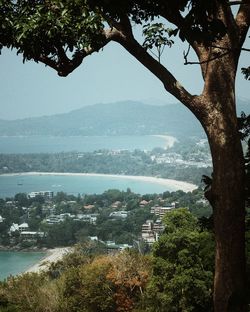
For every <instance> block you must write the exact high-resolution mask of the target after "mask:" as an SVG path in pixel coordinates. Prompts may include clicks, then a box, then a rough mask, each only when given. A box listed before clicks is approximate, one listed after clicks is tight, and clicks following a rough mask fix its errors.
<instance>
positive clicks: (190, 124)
mask: <svg viewBox="0 0 250 312" xmlns="http://www.w3.org/2000/svg"><path fill="white" fill-rule="evenodd" d="M240 106H241V107H242V109H241V110H244V111H246V103H245V102H242V101H241V104H240ZM249 107H250V105H249ZM241 110H240V111H241ZM165 133H166V134H169V135H173V136H177V137H178V136H183V135H184V136H193V135H201V134H203V133H204V132H203V130H202V128H201V126H200V124H199V122H198V121H197V120H196V118H195V117H194V116H193V115H192V113H191V112H190V111H188V110H187V109H186V108H185V107H184V106H183V105H181V104H171V105H165V106H155V105H147V104H143V103H141V102H133V101H124V102H117V103H110V104H96V105H91V106H85V107H83V108H81V109H78V110H73V111H71V112H69V113H66V114H58V115H52V116H43V117H33V118H25V119H18V120H10V121H7V120H0V136H17V135H54V136H74V135H88V136H91V135H146V134H165Z"/></svg>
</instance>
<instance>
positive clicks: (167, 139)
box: [152, 134, 178, 149]
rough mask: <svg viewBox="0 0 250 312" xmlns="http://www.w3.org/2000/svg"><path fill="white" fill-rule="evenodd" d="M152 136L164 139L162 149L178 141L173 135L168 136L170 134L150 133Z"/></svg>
mask: <svg viewBox="0 0 250 312" xmlns="http://www.w3.org/2000/svg"><path fill="white" fill-rule="evenodd" d="M152 136H153V137H156V138H160V139H163V140H164V141H165V144H166V145H165V146H164V149H168V148H171V147H173V146H174V144H175V143H176V142H178V140H177V139H176V138H175V137H173V136H170V135H164V134H152Z"/></svg>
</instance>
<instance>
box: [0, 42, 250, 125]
mask: <svg viewBox="0 0 250 312" xmlns="http://www.w3.org/2000/svg"><path fill="white" fill-rule="evenodd" d="M248 48H250V47H249V46H248ZM186 49H187V46H186V45H184V46H182V47H181V46H180V45H179V44H175V45H174V46H173V48H171V49H169V48H166V49H165V56H164V64H165V61H166V64H167V67H168V69H169V70H170V71H171V72H172V73H174V75H175V77H176V78H177V80H179V81H180V82H181V83H183V85H184V86H185V88H187V89H188V91H189V92H191V93H193V94H199V93H200V92H201V91H202V79H201V75H200V70H199V66H198V65H186V66H184V65H183V51H184V50H186ZM190 60H192V61H193V60H195V58H194V56H190ZM248 60H249V53H247V52H243V53H242V57H241V60H240V64H239V68H241V67H242V66H246V65H247V66H248V65H249V61H248ZM0 68H1V71H0V82H1V84H0V86H1V87H0V88H1V89H0V91H1V92H0V111H1V114H0V119H19V118H26V117H34V116H43V115H53V114H59V113H66V112H69V111H71V110H74V109H78V108H81V107H83V106H87V105H92V104H97V103H111V102H117V101H124V100H136V101H141V102H144V103H147V104H156V105H159V104H167V103H176V102H177V100H176V99H175V98H174V97H173V96H171V95H170V94H168V93H167V92H166V91H165V90H164V88H163V85H162V83H161V82H160V81H158V80H157V78H156V77H155V76H154V75H153V74H151V73H150V72H149V71H148V70H147V69H146V68H144V67H143V65H141V64H140V63H139V62H138V61H137V60H135V59H134V58H133V57H132V56H131V55H130V54H129V53H128V52H127V51H125V50H124V49H123V48H122V47H120V46H119V45H118V44H116V43H111V44H109V45H108V46H106V47H105V48H104V50H103V51H100V52H99V53H95V54H93V55H91V56H89V57H87V58H85V60H84V61H83V63H82V65H81V66H80V67H79V68H77V69H76V70H75V71H74V72H73V73H71V74H70V75H69V76H68V77H59V76H58V75H57V73H56V72H55V71H54V70H53V69H51V68H49V67H45V66H44V64H42V63H39V64H37V63H35V62H33V61H29V62H26V63H25V64H23V62H22V56H21V55H18V56H17V55H16V53H15V51H11V50H7V49H3V51H2V54H1V55H0ZM237 77H238V78H237V81H236V89H237V95H238V96H239V97H241V98H243V99H250V93H249V87H250V82H248V81H246V80H244V78H243V76H242V75H241V74H238V76H237Z"/></svg>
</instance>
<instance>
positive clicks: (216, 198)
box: [203, 64, 246, 312]
mask: <svg viewBox="0 0 250 312" xmlns="http://www.w3.org/2000/svg"><path fill="white" fill-rule="evenodd" d="M227 66H228V64H227ZM213 73H214V70H213ZM228 73H229V74H228V75H226V76H225V71H224V70H220V68H217V74H216V75H214V74H213V83H212V85H213V84H214V85H216V91H215V89H214V90H211V88H210V87H211V85H210V87H209V88H208V89H209V90H207V91H208V92H204V94H206V96H205V97H203V102H206V105H207V107H208V110H207V111H208V114H207V115H206V118H205V119H204V120H203V126H204V128H205V131H206V133H207V136H208V140H209V144H210V148H211V154H212V159H213V179H212V185H211V189H210V190H209V191H208V192H207V194H206V195H207V198H208V199H209V201H210V203H211V205H212V207H213V214H214V231H215V240H216V255H215V277H214V310H215V312H224V311H225V312H227V311H232V312H238V311H246V302H245V300H246V298H245V291H246V275H245V274H246V273H245V200H244V177H245V172H244V158H243V152H242V146H241V141H240V137H239V133H238V127H237V117H236V111H235V110H236V109H235V97H234V88H232V84H233V85H234V75H232V71H231V72H230V70H229V71H228ZM214 76H215V77H214ZM210 83H211V81H210ZM221 83H222V84H223V86H221ZM225 85H227V88H225ZM220 87H223V90H228V92H227V93H226V92H225V91H224V92H223V91H222V88H220ZM213 91H214V92H213ZM203 104H204V103H203Z"/></svg>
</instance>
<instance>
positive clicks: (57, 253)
mask: <svg viewBox="0 0 250 312" xmlns="http://www.w3.org/2000/svg"><path fill="white" fill-rule="evenodd" d="M70 252H72V247H63V248H54V249H49V250H48V251H47V254H46V256H45V257H44V258H43V259H41V260H40V261H39V262H38V263H36V264H34V265H32V266H31V267H30V268H29V269H27V270H26V271H25V272H24V273H31V272H33V273H39V272H41V271H45V270H47V269H48V267H49V265H50V264H51V263H52V262H57V261H59V260H61V259H62V258H63V256H65V255H66V254H68V253H70Z"/></svg>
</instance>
